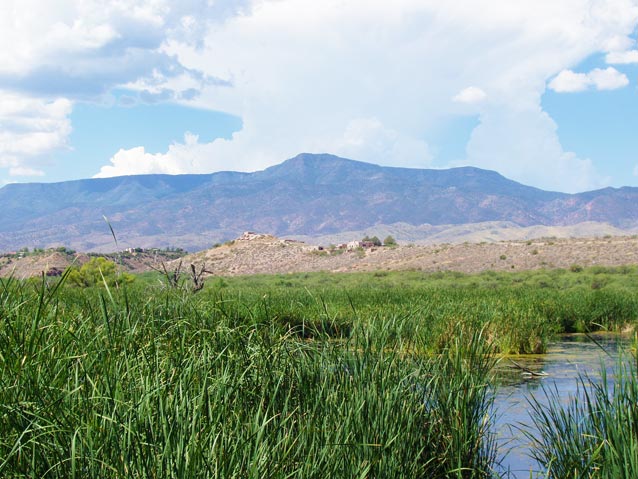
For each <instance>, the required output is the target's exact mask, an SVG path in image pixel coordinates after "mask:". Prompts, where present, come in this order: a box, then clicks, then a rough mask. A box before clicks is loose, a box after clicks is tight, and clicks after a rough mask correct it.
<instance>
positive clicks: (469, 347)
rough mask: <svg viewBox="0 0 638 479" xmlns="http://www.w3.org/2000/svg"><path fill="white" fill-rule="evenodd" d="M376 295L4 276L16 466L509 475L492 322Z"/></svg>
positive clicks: (2, 346)
mask: <svg viewBox="0 0 638 479" xmlns="http://www.w3.org/2000/svg"><path fill="white" fill-rule="evenodd" d="M360 299H361V298H358V297H356V296H355V297H353V298H351V304H350V310H349V313H348V314H349V316H348V318H349V324H350V326H349V328H350V329H349V330H348V331H347V332H342V331H341V329H339V330H338V333H335V330H334V329H330V328H326V327H323V328H320V327H314V326H313V327H314V328H315V331H314V333H313V334H312V335H310V336H309V335H307V334H305V333H304V331H303V330H304V328H305V327H306V326H305V325H304V324H303V322H302V323H301V324H298V323H291V322H290V321H289V320H287V319H285V318H284V317H283V316H282V312H283V311H284V310H288V312H289V313H290V312H291V311H293V310H294V311H296V313H295V314H298V315H299V316H300V317H302V316H303V315H302V313H301V311H305V310H308V311H310V313H309V316H310V317H311V318H314V320H315V321H320V320H322V321H325V324H328V325H329V324H332V323H334V321H335V319H336V318H339V320H340V321H345V320H346V317H345V316H340V314H342V313H341V312H339V314H337V312H336V310H333V306H332V304H330V303H328V302H325V301H323V302H322V300H321V299H319V298H318V296H313V298H311V299H307V298H305V299H304V298H301V297H299V296H296V295H293V296H292V297H288V298H286V301H284V299H283V298H281V297H276V298H272V297H270V298H268V297H267V298H264V297H263V296H261V297H260V298H256V297H255V296H253V295H252V294H249V293H248V292H246V291H244V292H236V294H213V295H209V296H206V295H202V296H199V295H197V296H193V295H190V294H186V293H184V292H181V291H167V290H159V289H148V288H147V287H133V286H130V287H126V288H121V289H112V288H111V289H104V288H101V289H100V288H93V289H91V288H89V289H85V290H79V289H75V288H65V287H63V286H60V285H59V284H51V285H47V283H46V282H45V281H43V282H41V283H39V284H35V283H29V282H26V283H25V282H18V281H15V280H8V281H6V280H5V281H2V282H1V283H0V316H1V317H2V322H1V323H0V359H1V361H0V476H1V477H8V478H18V477H47V478H58V477H60V478H61V477H64V478H68V477H71V478H79V477H82V478H86V477H94V478H124V477H126V478H129V477H132V478H155V477H162V478H164V477H169V478H173V477H174V478H198V477H201V478H215V477H219V478H234V477H236V478H246V477H254V478H258V477H259V478H262V477H272V478H293V477H298V478H319V477H344V478H345V477H347V478H352V477H360V478H364V477H384V478H393V477H396V478H400V477H401V478H402V477H424V478H425V477H428V478H429V477H436V478H485V477H493V476H494V474H493V472H492V469H493V465H494V462H495V460H496V456H495V448H494V441H493V438H492V435H491V431H490V424H491V421H490V404H491V401H492V395H491V392H490V389H489V387H488V385H489V375H490V371H491V367H492V361H493V359H492V358H493V356H492V355H491V349H490V347H489V345H488V342H487V341H485V338H484V337H483V336H482V335H483V332H482V331H480V330H479V332H477V331H476V330H474V329H473V328H467V327H465V326H463V325H461V324H459V325H458V329H457V330H456V331H457V334H455V335H454V337H453V338H451V339H450V340H449V341H448V342H447V343H446V344H444V345H441V348H440V354H438V355H434V356H432V355H428V354H424V353H423V352H424V351H425V350H427V349H428V348H429V342H428V341H429V339H428V337H427V334H426V333H425V331H422V330H421V329H419V327H418V326H417V325H416V318H417V316H418V315H411V314H407V313H406V312H405V311H403V312H399V313H397V314H394V315H390V314H389V313H388V312H384V313H383V315H382V316H375V317H369V316H368V315H367V313H366V312H363V311H360V310H358V309H357V301H359V300H360ZM290 300H292V302H289V301H290ZM296 300H299V301H302V302H303V301H306V302H307V304H306V305H303V304H302V306H301V307H300V306H299V305H298V304H297V303H296V302H295V301H296ZM297 308H300V310H299V311H297Z"/></svg>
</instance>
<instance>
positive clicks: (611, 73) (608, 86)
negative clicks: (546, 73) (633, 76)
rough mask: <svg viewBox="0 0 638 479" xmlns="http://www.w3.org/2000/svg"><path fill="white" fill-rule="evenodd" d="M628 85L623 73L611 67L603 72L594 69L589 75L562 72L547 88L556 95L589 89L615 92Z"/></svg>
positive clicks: (567, 71) (569, 71)
mask: <svg viewBox="0 0 638 479" xmlns="http://www.w3.org/2000/svg"><path fill="white" fill-rule="evenodd" d="M627 85H629V79H628V78H627V76H626V75H625V74H624V73H621V72H619V71H618V70H616V69H615V68H613V67H607V68H605V69H604V70H603V69H601V68H594V69H593V70H592V71H590V72H589V73H575V72H573V71H571V70H562V71H561V72H560V73H559V74H558V75H556V76H555V77H554V79H553V80H552V81H551V82H549V85H548V86H549V88H550V89H551V90H554V91H555V92H557V93H574V92H580V91H585V90H589V89H596V90H616V89H618V88H622V87H625V86H627Z"/></svg>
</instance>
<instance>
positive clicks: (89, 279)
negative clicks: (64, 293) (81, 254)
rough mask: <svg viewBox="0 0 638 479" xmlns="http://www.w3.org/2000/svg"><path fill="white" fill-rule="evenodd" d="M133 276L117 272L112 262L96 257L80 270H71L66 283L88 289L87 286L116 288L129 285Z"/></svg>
mask: <svg viewBox="0 0 638 479" xmlns="http://www.w3.org/2000/svg"><path fill="white" fill-rule="evenodd" d="M134 279H135V276H133V275H131V274H128V273H120V272H118V271H117V265H116V264H115V263H114V262H113V261H109V260H108V259H106V258H103V257H101V256H98V257H96V258H91V259H90V260H89V261H88V262H86V263H84V264H83V265H82V267H81V268H79V269H78V268H73V270H72V271H71V272H70V273H69V276H68V281H69V282H70V283H71V284H74V285H76V286H80V287H82V288H88V287H89V286H103V285H104V284H105V283H106V285H107V286H118V285H120V284H123V283H130V282H132V281H133V280H134Z"/></svg>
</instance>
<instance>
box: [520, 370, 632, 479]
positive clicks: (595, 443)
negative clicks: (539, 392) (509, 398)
mask: <svg viewBox="0 0 638 479" xmlns="http://www.w3.org/2000/svg"><path fill="white" fill-rule="evenodd" d="M637 372H638V371H637V369H636V362H635V361H632V362H623V361H621V362H619V364H618V365H617V366H616V368H615V369H614V371H613V379H612V378H610V377H609V376H608V374H607V371H606V369H605V368H604V367H601V378H600V379H599V380H598V379H596V380H594V379H591V378H589V377H588V376H586V375H582V376H580V378H579V388H578V391H577V392H576V394H574V395H573V396H571V397H570V398H569V399H568V402H567V404H565V399H564V398H561V397H560V396H559V394H558V392H557V391H556V390H555V389H545V391H544V392H545V396H546V402H544V401H541V400H540V399H539V398H534V399H533V400H532V401H531V406H532V414H531V415H532V420H533V424H534V426H535V428H536V430H537V431H538V433H536V432H534V433H532V432H530V430H528V431H527V435H528V437H529V439H530V440H531V441H532V443H533V444H534V446H533V449H532V456H533V457H534V458H535V459H536V460H537V461H538V463H539V464H540V465H541V466H542V467H543V468H544V469H545V470H546V471H547V476H548V477H565V478H568V477H570V478H571V477H573V478H601V479H606V478H609V479H611V478H630V477H638V402H637V401H638V376H637Z"/></svg>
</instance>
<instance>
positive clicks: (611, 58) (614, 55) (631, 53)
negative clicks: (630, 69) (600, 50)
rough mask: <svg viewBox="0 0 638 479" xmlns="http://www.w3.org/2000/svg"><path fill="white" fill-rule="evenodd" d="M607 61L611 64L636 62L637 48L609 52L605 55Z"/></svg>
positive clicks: (637, 60) (637, 59)
mask: <svg viewBox="0 0 638 479" xmlns="http://www.w3.org/2000/svg"><path fill="white" fill-rule="evenodd" d="M605 61H606V62H607V63H611V64H612V65H627V64H630V63H638V50H627V51H624V52H611V53H608V54H607V56H606V57H605Z"/></svg>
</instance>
